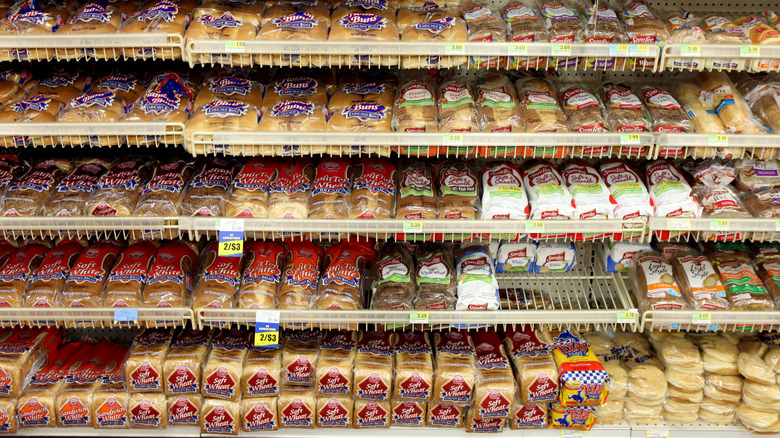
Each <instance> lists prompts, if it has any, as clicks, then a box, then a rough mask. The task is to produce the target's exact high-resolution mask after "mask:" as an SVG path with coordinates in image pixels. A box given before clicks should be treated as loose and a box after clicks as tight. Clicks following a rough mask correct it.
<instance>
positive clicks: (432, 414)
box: [426, 402, 467, 428]
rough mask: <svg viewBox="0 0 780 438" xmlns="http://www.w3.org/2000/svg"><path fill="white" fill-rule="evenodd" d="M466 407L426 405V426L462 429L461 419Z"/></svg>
mask: <svg viewBox="0 0 780 438" xmlns="http://www.w3.org/2000/svg"><path fill="white" fill-rule="evenodd" d="M466 409H467V408H466V407H463V406H456V405H451V404H447V403H434V402H430V403H428V417H427V422H426V425H427V426H429V427H452V428H461V427H463V417H464V415H465V413H466Z"/></svg>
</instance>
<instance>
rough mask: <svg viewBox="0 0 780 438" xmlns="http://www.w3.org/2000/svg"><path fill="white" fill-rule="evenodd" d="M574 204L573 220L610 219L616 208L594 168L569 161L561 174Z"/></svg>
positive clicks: (584, 163) (583, 163)
mask: <svg viewBox="0 0 780 438" xmlns="http://www.w3.org/2000/svg"><path fill="white" fill-rule="evenodd" d="M561 176H562V177H563V180H564V182H565V184H566V188H567V189H568V190H569V193H571V196H572V199H573V202H574V213H572V218H574V219H591V218H593V219H611V218H614V217H615V208H616V207H617V206H618V205H617V202H616V201H615V198H613V197H612V193H611V192H610V190H609V189H608V188H607V185H606V184H605V183H604V180H603V179H602V177H601V175H600V174H599V172H598V171H597V170H596V168H595V167H593V166H591V165H590V164H588V163H586V162H584V161H571V162H569V163H568V164H567V165H566V166H565V167H564V168H563V172H562V173H561Z"/></svg>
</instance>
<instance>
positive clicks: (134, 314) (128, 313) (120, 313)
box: [114, 307, 138, 324]
mask: <svg viewBox="0 0 780 438" xmlns="http://www.w3.org/2000/svg"><path fill="white" fill-rule="evenodd" d="M119 322H133V323H137V322H138V309H134V308H132V307H119V308H116V309H114V323H115V324H116V323H119Z"/></svg>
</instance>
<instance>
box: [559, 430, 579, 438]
mask: <svg viewBox="0 0 780 438" xmlns="http://www.w3.org/2000/svg"><path fill="white" fill-rule="evenodd" d="M582 437H583V433H582V431H581V430H575V429H561V438H582Z"/></svg>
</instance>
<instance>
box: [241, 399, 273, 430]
mask: <svg viewBox="0 0 780 438" xmlns="http://www.w3.org/2000/svg"><path fill="white" fill-rule="evenodd" d="M277 406H278V398H277V397H258V398H246V397H245V398H243V399H242V400H241V430H242V431H244V432H255V431H261V430H277V429H278V428H279V410H278V407H277Z"/></svg>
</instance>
